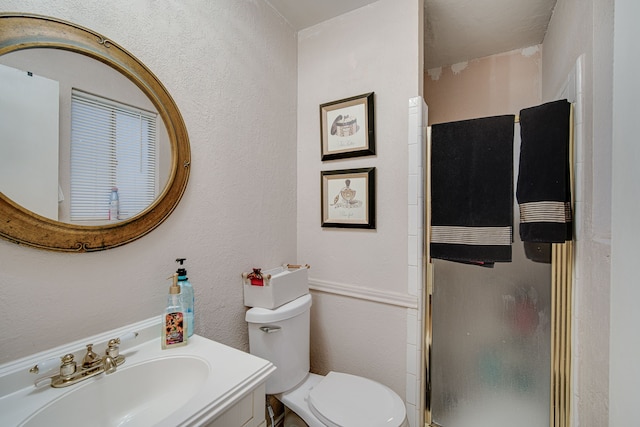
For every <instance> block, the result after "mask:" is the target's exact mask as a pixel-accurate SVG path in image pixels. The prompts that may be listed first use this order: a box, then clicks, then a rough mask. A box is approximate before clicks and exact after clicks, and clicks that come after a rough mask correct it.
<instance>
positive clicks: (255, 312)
mask: <svg viewBox="0 0 640 427" xmlns="http://www.w3.org/2000/svg"><path fill="white" fill-rule="evenodd" d="M309 307H311V294H305V295H302V296H301V297H298V298H296V299H294V300H293V301H290V302H288V303H286V304H284V305H281V306H280V307H278V308H274V309H268V308H262V307H253V308H250V309H249V310H247V314H246V315H245V320H246V321H247V322H249V323H269V322H278V321H280V320H286V319H291V318H292V317H295V316H298V315H299V314H302V313H304V312H305V311H307V310H309Z"/></svg>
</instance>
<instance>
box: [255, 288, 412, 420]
mask: <svg viewBox="0 0 640 427" xmlns="http://www.w3.org/2000/svg"><path fill="white" fill-rule="evenodd" d="M310 309H311V295H310V294H306V295H303V296H301V297H299V298H297V299H295V300H293V301H291V302H289V303H287V304H285V305H283V306H281V307H278V308H276V309H273V310H270V309H266V308H259V307H254V308H251V309H249V310H248V311H247V314H246V321H247V322H248V324H249V347H250V352H251V354H254V355H256V356H258V357H262V358H263V359H267V360H269V361H270V362H272V363H273V364H274V365H275V366H276V367H277V370H276V371H275V372H274V373H273V374H272V375H271V377H269V379H268V380H267V384H266V392H267V394H273V395H275V396H276V397H277V398H278V399H279V400H280V401H281V402H282V403H283V404H284V405H285V406H286V407H288V408H289V409H290V410H291V411H293V412H295V413H296V414H297V415H298V416H299V417H300V418H302V419H303V420H304V421H305V422H306V423H307V424H308V425H309V427H326V426H329V427H361V426H362V427H408V426H409V423H408V422H407V417H406V409H405V406H404V402H403V401H402V399H400V396H398V395H397V394H396V393H395V392H393V391H392V390H391V389H390V388H388V387H386V386H384V385H382V384H380V383H378V382H375V381H372V380H369V379H367V378H362V377H358V376H355V375H349V374H343V373H339V372H329V374H327V376H325V377H323V376H320V375H316V374H311V373H310V372H309V318H310V316H309V314H310Z"/></svg>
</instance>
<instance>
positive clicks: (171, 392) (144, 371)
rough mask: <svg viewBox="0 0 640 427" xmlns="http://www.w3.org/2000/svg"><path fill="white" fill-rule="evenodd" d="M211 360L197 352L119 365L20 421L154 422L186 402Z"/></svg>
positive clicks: (34, 426) (44, 424) (36, 424)
mask: <svg viewBox="0 0 640 427" xmlns="http://www.w3.org/2000/svg"><path fill="white" fill-rule="evenodd" d="M209 371H210V370H209V364H208V363H207V362H206V361H204V360H201V359H197V358H195V357H184V356H183V357H168V358H163V359H156V360H150V361H148V362H144V363H140V364H138V365H135V366H125V365H123V366H122V367H121V368H120V369H118V370H117V371H116V372H115V373H113V374H110V375H109V376H108V377H107V376H103V377H101V378H99V379H97V380H96V381H93V382H90V383H88V384H86V385H83V384H77V388H75V389H74V390H73V391H71V392H69V393H67V394H64V395H63V396H61V397H60V398H58V399H56V400H54V401H53V402H51V403H49V404H48V405H47V406H45V407H44V408H42V409H40V410H39V411H38V412H36V413H35V414H34V415H33V416H32V417H30V418H29V419H27V421H26V422H25V423H24V424H21V425H22V426H24V427H49V426H52V425H55V426H63V425H64V426H68V425H72V424H73V423H74V422H76V421H77V420H85V421H89V420H90V423H89V424H91V425H94V426H131V427H134V426H135V427H137V426H152V425H156V424H157V423H159V422H160V421H162V420H163V419H165V418H167V417H168V416H169V415H170V414H172V413H173V412H175V411H176V410H178V409H179V408H181V407H182V406H184V405H185V404H186V403H187V402H188V401H189V400H191V398H193V396H194V395H195V394H196V393H197V392H198V391H199V390H200V389H201V388H202V386H203V385H204V383H205V381H206V379H207V377H208V376H209Z"/></svg>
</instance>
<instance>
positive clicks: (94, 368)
mask: <svg viewBox="0 0 640 427" xmlns="http://www.w3.org/2000/svg"><path fill="white" fill-rule="evenodd" d="M135 335H136V336H137V334H135ZM124 360H125V358H124V356H123V355H121V354H120V338H114V339H112V340H109V342H108V343H107V349H106V350H105V354H104V356H102V357H100V356H98V355H97V354H96V353H95V352H94V351H93V344H87V352H86V353H85V355H84V357H83V358H82V364H81V365H80V366H78V364H77V363H76V361H75V360H74V356H73V354H66V355H64V356H63V357H62V358H61V359H60V361H61V364H60V372H59V373H58V375H54V376H52V377H50V380H51V387H55V388H60V387H68V386H70V385H73V384H76V383H78V382H80V381H84V380H86V379H88V378H91V377H94V376H96V375H99V374H102V373H104V374H111V373H113V372H115V371H116V369H117V368H118V366H120V365H122V364H123V363H124ZM48 364H49V361H45V362H43V363H41V364H38V365H35V366H34V367H33V368H31V369H30V370H29V372H31V373H35V374H37V373H38V372H39V371H40V369H41V366H40V365H48ZM41 382H42V379H41V380H38V381H36V387H37V386H38V384H39V383H41Z"/></svg>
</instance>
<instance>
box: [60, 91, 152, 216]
mask: <svg viewBox="0 0 640 427" xmlns="http://www.w3.org/2000/svg"><path fill="white" fill-rule="evenodd" d="M157 121H158V117H157V114H156V113H154V112H149V111H146V110H144V109H140V108H136V107H132V106H129V105H125V104H122V103H119V102H116V101H113V100H109V99H107V98H103V97H98V96H95V95H91V94H88V93H86V92H82V91H78V90H74V91H73V93H72V99H71V195H70V199H71V220H72V221H74V222H75V221H82V222H84V223H91V222H92V221H96V222H103V221H105V220H109V219H110V218H109V204H110V195H111V192H112V189H113V188H117V189H118V196H119V215H118V217H117V218H111V221H114V220H125V219H127V218H131V217H133V216H135V215H136V214H138V213H139V212H141V211H143V210H144V209H146V208H147V207H148V206H149V205H150V204H152V203H153V201H154V200H155V199H156V197H157V194H158V166H157V165H158V152H157V133H156V127H157Z"/></svg>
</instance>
